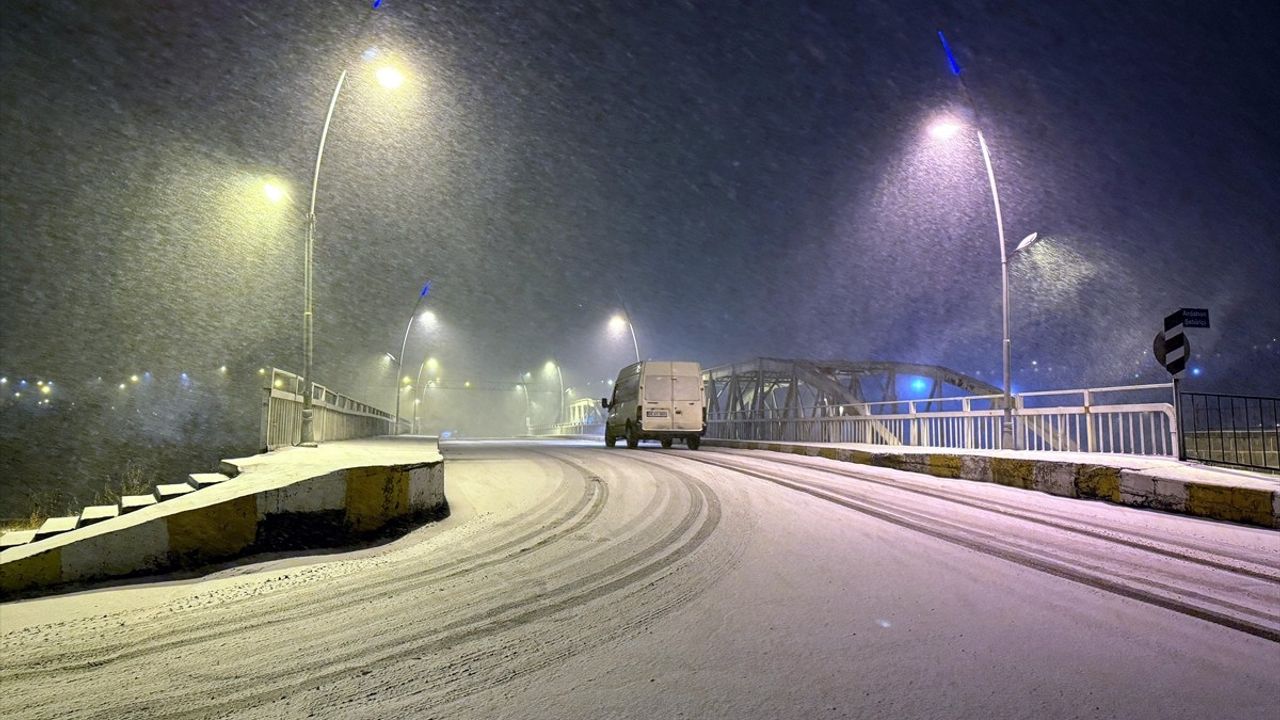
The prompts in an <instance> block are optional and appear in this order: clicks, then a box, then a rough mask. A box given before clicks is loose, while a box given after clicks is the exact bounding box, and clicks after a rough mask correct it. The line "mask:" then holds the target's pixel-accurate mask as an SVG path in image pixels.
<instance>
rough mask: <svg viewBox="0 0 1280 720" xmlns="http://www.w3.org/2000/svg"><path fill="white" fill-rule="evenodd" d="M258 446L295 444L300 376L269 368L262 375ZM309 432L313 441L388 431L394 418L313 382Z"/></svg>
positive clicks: (298, 435) (299, 413) (299, 426)
mask: <svg viewBox="0 0 1280 720" xmlns="http://www.w3.org/2000/svg"><path fill="white" fill-rule="evenodd" d="M265 380H266V383H265V385H264V387H263V400H262V429H261V433H260V437H259V439H260V442H259V447H261V448H263V449H265V450H274V449H276V448H279V447H286V446H290V445H297V444H298V443H299V442H300V441H301V437H302V402H303V397H304V393H305V389H304V388H303V383H302V378H301V377H300V376H298V375H295V374H294V373H291V372H288V371H285V370H280V369H278V368H272V369H271V372H270V373H269V374H267V375H266V376H265ZM311 387H312V395H311V407H312V411H313V414H312V420H311V429H312V435H313V436H314V438H315V440H316V442H324V441H326V440H351V439H354V438H363V437H375V436H378V435H387V434H389V433H390V432H391V426H392V424H393V423H394V422H395V419H394V418H393V417H392V415H391V414H390V413H387V412H384V411H382V410H379V409H378V408H376V407H373V406H372V405H369V404H368V403H363V402H360V401H359V400H356V399H355V398H352V397H349V396H347V395H343V394H341V393H338V392H334V391H333V390H330V389H329V388H327V387H325V386H324V385H320V384H318V383H312V386H311Z"/></svg>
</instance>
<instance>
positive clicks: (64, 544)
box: [0, 443, 448, 596]
mask: <svg viewBox="0 0 1280 720" xmlns="http://www.w3.org/2000/svg"><path fill="white" fill-rule="evenodd" d="M335 444H336V443H335ZM432 447H433V450H432V455H433V456H434V457H433V459H430V460H427V461H422V462H409V463H397V464H391V465H363V464H360V465H357V466H355V467H344V466H343V465H344V461H343V460H342V459H338V460H336V461H334V462H329V463H327V465H326V463H324V462H321V463H319V464H315V463H311V462H310V461H311V460H312V459H313V458H307V460H308V464H307V465H302V466H299V467H294V468H290V467H288V466H287V463H286V464H284V465H285V466H284V467H281V466H280V465H281V463H276V464H275V466H274V467H272V464H271V463H266V464H264V463H261V462H258V458H249V459H246V460H244V461H234V460H233V461H224V467H226V466H227V464H228V463H229V464H230V467H232V468H234V469H235V472H236V473H239V471H240V469H241V468H242V467H250V468H251V471H250V472H247V473H245V474H244V475H242V476H239V477H236V478H235V479H232V480H228V481H225V482H217V483H213V484H209V485H207V486H205V487H202V488H201V489H199V490H192V491H190V492H186V493H182V494H179V495H175V496H173V497H171V498H170V499H166V500H164V501H162V502H157V503H154V504H151V505H146V506H142V507H139V508H137V509H135V510H133V511H132V512H128V513H122V514H119V515H117V516H115V517H109V518H104V519H102V520H99V521H97V522H94V523H92V524H88V525H83V526H81V527H78V528H75V529H72V530H67V531H65V532H61V533H59V534H57V535H53V536H51V537H47V538H43V539H39V538H37V539H35V541H33V542H28V543H25V544H20V545H15V546H12V547H6V548H4V549H3V550H0V596H10V595H14V594H25V593H33V592H37V591H44V590H47V589H50V588H55V587H57V586H60V585H66V584H68V583H77V582H85V581H91V580H101V579H105V578H112V577H122V576H131V575H141V574H149V573H157V572H167V571H172V570H179V569H187V568H196V567H199V566H202V565H206V564H209V563H212V562H218V561H224V560H228V559H233V558H235V557H239V556H243V555H248V554H252V553H257V552H262V551H267V550H288V549H306V548H320V547H333V546H336V545H340V544H342V543H345V542H350V541H351V540H353V539H358V538H361V537H366V536H369V535H370V534H373V533H377V532H379V531H381V530H383V529H384V528H386V527H388V526H389V525H392V524H395V523H398V522H408V521H412V520H426V519H433V518H438V517H443V516H444V515H446V514H447V513H448V505H447V502H446V500H445V494H444V460H443V458H441V457H440V456H439V454H438V453H436V452H435V451H434V444H433V446H432ZM313 452H315V451H314V450H313ZM419 455H421V453H419ZM259 457H268V456H259ZM295 457H297V456H295ZM303 457H305V456H303ZM358 459H363V460H367V459H368V458H367V457H364V458H358ZM335 465H336V467H334V466H335ZM253 470H256V472H255V471H253Z"/></svg>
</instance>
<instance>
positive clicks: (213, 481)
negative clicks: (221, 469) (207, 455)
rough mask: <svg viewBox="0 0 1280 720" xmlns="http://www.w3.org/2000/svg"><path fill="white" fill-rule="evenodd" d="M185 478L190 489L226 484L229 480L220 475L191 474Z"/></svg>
mask: <svg viewBox="0 0 1280 720" xmlns="http://www.w3.org/2000/svg"><path fill="white" fill-rule="evenodd" d="M187 477H188V479H189V480H190V482H191V485H192V487H195V488H196V489H200V488H203V487H208V486H210V485H217V484H218V483H220V482H226V481H228V480H230V479H231V478H229V477H227V476H226V475H223V474H222V473H191V474H190V475H188V476H187Z"/></svg>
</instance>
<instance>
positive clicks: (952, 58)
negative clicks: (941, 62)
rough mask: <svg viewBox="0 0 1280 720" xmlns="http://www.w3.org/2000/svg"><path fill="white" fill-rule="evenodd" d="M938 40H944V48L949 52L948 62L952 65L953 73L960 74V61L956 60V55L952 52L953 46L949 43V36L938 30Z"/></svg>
mask: <svg viewBox="0 0 1280 720" xmlns="http://www.w3.org/2000/svg"><path fill="white" fill-rule="evenodd" d="M938 40H940V41H942V49H943V51H945V52H946V53H947V62H948V63H950V65H951V74H952V75H959V74H960V63H958V62H956V56H955V55H953V54H951V46H950V45H948V44H947V37H946V36H945V35H943V34H942V31H941V30H939V31H938Z"/></svg>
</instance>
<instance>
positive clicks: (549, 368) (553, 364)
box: [542, 360, 564, 425]
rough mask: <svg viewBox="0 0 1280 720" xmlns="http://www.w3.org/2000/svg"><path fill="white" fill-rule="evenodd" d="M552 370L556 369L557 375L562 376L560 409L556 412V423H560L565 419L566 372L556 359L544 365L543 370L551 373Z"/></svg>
mask: <svg viewBox="0 0 1280 720" xmlns="http://www.w3.org/2000/svg"><path fill="white" fill-rule="evenodd" d="M552 370H555V371H556V377H558V378H560V410H559V411H558V412H557V413H556V424H557V425H559V424H560V423H561V422H562V421H563V419H564V373H563V372H562V371H561V370H560V365H559V364H557V363H556V362H555V361H554V360H548V361H547V364H546V365H544V366H542V371H543V372H544V373H547V374H550V373H551V371H552Z"/></svg>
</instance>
